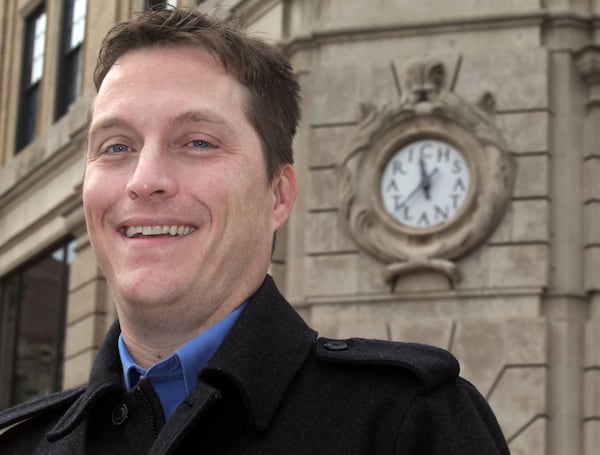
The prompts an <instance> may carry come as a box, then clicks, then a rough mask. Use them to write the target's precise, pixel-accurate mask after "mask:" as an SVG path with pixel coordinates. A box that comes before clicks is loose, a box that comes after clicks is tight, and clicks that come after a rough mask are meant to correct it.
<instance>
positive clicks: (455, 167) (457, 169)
mask: <svg viewBox="0 0 600 455" xmlns="http://www.w3.org/2000/svg"><path fill="white" fill-rule="evenodd" d="M462 168H463V162H462V161H461V160H454V161H453V162H452V170H451V172H452V173H453V174H460V173H461V172H462Z"/></svg>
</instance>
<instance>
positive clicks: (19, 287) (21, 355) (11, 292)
mask: <svg viewBox="0 0 600 455" xmlns="http://www.w3.org/2000/svg"><path fill="white" fill-rule="evenodd" d="M74 246H75V243H74V242H68V243H67V242H65V243H63V244H62V245H61V246H60V248H58V249H56V250H55V251H53V252H51V253H48V254H45V255H43V256H42V257H41V258H40V259H38V260H37V261H35V262H33V263H32V264H30V265H28V266H26V267H24V268H23V269H21V270H20V271H17V272H15V273H13V274H12V275H10V276H9V277H6V278H4V279H3V280H2V281H1V289H2V292H1V293H0V297H1V300H0V316H1V317H2V319H1V320H0V323H1V326H0V407H6V406H9V405H13V404H16V403H20V402H23V401H26V400H29V399H31V398H33V397H36V396H39V395H42V394H46V393H49V392H53V391H56V390H59V389H60V386H61V381H62V363H63V343H64V326H65V309H66V301H67V291H68V276H69V265H70V263H71V262H72V260H73V257H74Z"/></svg>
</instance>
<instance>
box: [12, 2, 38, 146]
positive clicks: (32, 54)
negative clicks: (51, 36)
mask: <svg viewBox="0 0 600 455" xmlns="http://www.w3.org/2000/svg"><path fill="white" fill-rule="evenodd" d="M45 47H46V11H45V9H44V5H43V4H42V6H40V7H39V8H38V9H37V10H35V11H34V12H33V13H32V14H31V15H30V16H29V17H27V19H26V21H25V39H24V49H23V65H22V69H21V91H20V96H21V98H20V106H19V116H18V121H17V135H16V142H15V153H18V152H19V151H20V150H21V149H23V147H25V146H26V145H27V144H29V143H30V142H31V141H32V140H33V138H34V136H35V128H36V124H37V116H38V115H37V114H38V106H39V97H40V81H41V80H42V75H43V73H44V53H45Z"/></svg>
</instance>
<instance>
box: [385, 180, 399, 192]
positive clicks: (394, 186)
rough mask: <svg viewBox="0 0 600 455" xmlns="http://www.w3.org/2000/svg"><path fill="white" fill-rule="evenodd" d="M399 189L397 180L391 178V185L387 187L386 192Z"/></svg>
mask: <svg viewBox="0 0 600 455" xmlns="http://www.w3.org/2000/svg"><path fill="white" fill-rule="evenodd" d="M398 190H399V188H398V185H396V180H394V179H392V180H390V183H389V185H388V186H387V187H386V188H385V191H386V193H397V192H398Z"/></svg>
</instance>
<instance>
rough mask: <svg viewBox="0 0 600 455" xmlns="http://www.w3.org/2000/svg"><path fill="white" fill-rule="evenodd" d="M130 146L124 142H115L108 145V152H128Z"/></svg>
mask: <svg viewBox="0 0 600 455" xmlns="http://www.w3.org/2000/svg"><path fill="white" fill-rule="evenodd" d="M129 150H130V149H129V146H127V145H123V144H113V145H110V146H109V147H107V149H106V153H123V152H128V151H129Z"/></svg>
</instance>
